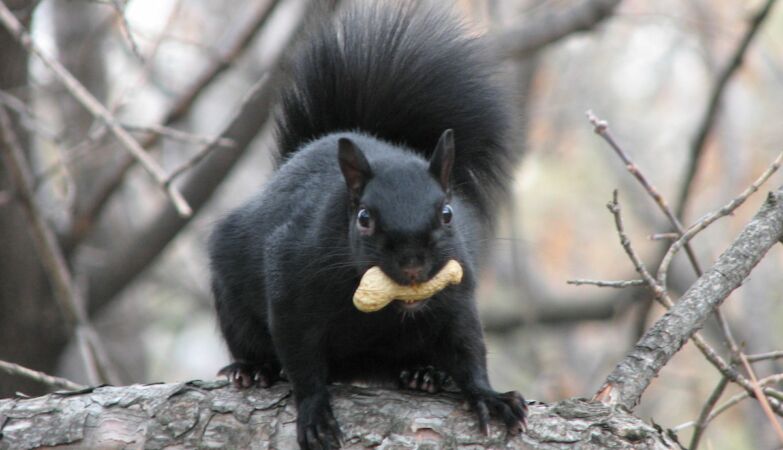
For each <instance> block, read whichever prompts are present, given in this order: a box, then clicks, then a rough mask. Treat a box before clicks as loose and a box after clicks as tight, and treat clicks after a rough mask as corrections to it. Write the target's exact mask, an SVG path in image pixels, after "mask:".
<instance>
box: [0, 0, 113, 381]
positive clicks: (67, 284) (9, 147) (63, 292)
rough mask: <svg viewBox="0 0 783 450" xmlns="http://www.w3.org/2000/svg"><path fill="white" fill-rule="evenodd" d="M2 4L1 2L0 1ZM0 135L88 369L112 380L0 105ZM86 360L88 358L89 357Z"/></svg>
mask: <svg viewBox="0 0 783 450" xmlns="http://www.w3.org/2000/svg"><path fill="white" fill-rule="evenodd" d="M0 6H2V3H0ZM0 138H1V139H2V141H3V142H4V143H5V145H2V146H1V147H2V149H3V160H4V162H5V167H6V169H7V170H8V172H9V174H10V178H11V180H12V183H13V185H14V188H15V191H16V194H17V197H18V199H19V203H20V205H21V206H22V209H23V210H24V212H25V214H26V216H27V219H28V221H29V222H30V233H31V235H32V237H33V242H34V243H35V248H36V250H37V252H38V254H39V256H40V258H41V262H42V264H43V266H44V269H45V270H46V272H47V274H48V275H49V280H50V282H51V284H52V289H53V291H54V298H55V299H56V300H57V304H58V306H59V307H60V310H61V312H62V313H63V315H64V316H65V319H66V322H67V323H68V325H70V326H71V327H72V328H73V329H74V330H75V331H76V332H77V336H78V335H79V331H80V330H85V334H84V335H85V336H87V337H88V338H89V341H90V342H89V344H90V349H91V351H92V353H93V355H94V359H93V361H94V364H90V363H89V362H88V363H87V368H88V370H91V371H93V372H96V373H98V374H100V378H99V379H100V380H101V381H103V382H115V380H116V376H115V375H114V370H113V368H112V367H111V366H110V364H109V363H108V361H107V359H106V358H105V352H104V351H103V347H102V345H101V343H100V341H99V340H98V339H96V338H94V336H95V335H94V333H92V332H91V331H89V330H91V329H92V327H91V325H90V323H89V321H88V320H87V315H86V313H85V309H84V305H85V302H84V299H83V298H82V296H81V294H80V293H79V291H78V289H76V286H74V284H73V278H72V277H71V273H70V271H69V269H68V265H67V263H66V262H65V257H64V256H63V254H62V251H61V249H60V247H59V246H58V244H57V240H56V239H55V236H54V232H53V231H52V229H51V228H50V227H49V224H47V223H46V221H45V220H44V218H43V215H42V214H41V211H40V210H39V209H38V205H37V204H36V203H35V198H34V193H33V190H32V182H33V178H32V174H31V173H30V168H29V167H28V166H27V163H26V161H25V158H24V151H23V149H22V147H21V144H20V143H19V141H18V139H17V137H16V134H15V133H14V131H13V128H12V125H11V118H10V116H9V115H8V113H7V112H6V110H5V107H0ZM85 361H90V360H89V358H88V359H86V360H85Z"/></svg>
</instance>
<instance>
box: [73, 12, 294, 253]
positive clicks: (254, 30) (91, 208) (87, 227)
mask: <svg viewBox="0 0 783 450" xmlns="http://www.w3.org/2000/svg"><path fill="white" fill-rule="evenodd" d="M279 3H280V0H271V1H270V2H268V3H263V2H253V5H254V7H255V9H254V10H253V11H251V13H250V14H252V15H253V19H252V20H251V21H250V24H249V26H248V27H247V28H245V29H244V30H242V32H241V33H240V34H239V36H237V38H236V40H235V41H233V42H232V43H231V44H230V45H229V46H228V49H227V50H226V52H225V54H224V55H222V56H221V57H220V58H219V59H218V60H216V61H215V62H214V63H213V64H212V65H210V66H209V67H208V68H207V69H206V70H205V71H204V72H202V73H201V74H200V75H199V77H198V79H197V80H196V81H195V82H194V83H193V84H192V85H191V86H190V87H189V88H188V90H187V91H185V92H184V93H183V94H182V95H181V96H180V97H179V98H178V99H177V101H176V102H175V103H174V104H173V105H172V106H171V107H169V110H168V112H167V113H166V114H165V115H164V117H163V120H162V121H161V123H162V124H163V125H164V126H167V125H171V124H173V123H175V122H177V121H179V120H181V119H182V118H183V117H184V116H185V114H187V112H188V111H189V110H190V108H191V107H192V106H193V104H194V103H195V102H196V100H197V99H198V98H199V96H200V95H201V93H202V92H204V91H205V90H206V88H207V87H208V86H210V85H211V84H212V82H214V81H215V80H216V79H217V78H218V77H219V76H220V74H222V73H223V72H225V71H226V70H227V69H228V68H230V67H231V64H232V63H233V62H234V61H235V60H236V58H237V57H238V56H239V55H240V54H242V52H244V51H245V50H246V49H247V48H248V47H249V46H250V44H251V43H252V42H253V38H254V37H255V36H256V35H257V34H258V32H259V31H260V30H261V29H262V28H263V27H264V25H266V24H267V23H268V20H269V17H270V16H271V15H272V11H274V10H275V8H276V7H277V5H278V4H279ZM159 138H160V135H157V134H155V135H150V136H149V137H147V138H146V139H144V140H142V141H141V144H142V146H143V147H145V148H149V147H151V146H152V145H154V144H155V143H156V142H157V141H158V139H159ZM135 161H136V160H135V159H134V158H132V157H131V156H130V155H127V156H125V157H124V159H122V160H121V161H120V162H119V163H118V164H117V165H116V166H114V168H112V169H111V170H110V171H109V173H108V174H107V175H106V176H104V177H101V180H100V182H99V183H98V187H97V188H96V189H95V191H94V194H93V195H92V197H91V198H90V199H89V200H88V201H87V206H86V207H85V208H83V209H82V210H81V211H77V212H76V215H75V217H74V218H73V221H72V226H71V229H70V230H69V231H68V232H67V233H66V235H65V237H64V238H63V247H64V248H65V249H66V251H67V252H70V251H71V250H73V249H74V248H75V247H76V246H77V245H78V244H79V243H80V242H81V241H82V240H83V239H84V238H85V237H86V236H87V235H88V234H89V233H90V231H92V229H93V227H94V226H95V224H96V223H97V222H98V217H99V216H100V214H101V212H102V211H103V208H104V207H105V206H106V205H107V204H108V203H109V200H110V199H111V198H112V195H113V194H114V193H115V192H116V191H117V189H119V187H120V186H122V183H123V181H124V180H125V174H127V173H128V171H129V170H130V169H131V167H133V166H134V164H135ZM170 178H171V176H170Z"/></svg>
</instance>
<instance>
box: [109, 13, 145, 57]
mask: <svg viewBox="0 0 783 450" xmlns="http://www.w3.org/2000/svg"><path fill="white" fill-rule="evenodd" d="M111 4H112V6H113V7H114V12H115V13H116V14H117V18H118V19H119V21H120V30H121V31H122V34H124V35H125V39H127V41H128V43H129V44H130V48H131V51H132V52H133V54H134V55H136V57H137V58H139V60H140V61H144V56H142V54H141V51H139V46H138V45H136V40H135V39H133V35H132V34H131V31H130V25H129V24H128V18H127V17H125V6H126V5H123V4H122V1H121V0H112V2H111Z"/></svg>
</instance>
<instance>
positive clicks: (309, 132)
mask: <svg viewBox="0 0 783 450" xmlns="http://www.w3.org/2000/svg"><path fill="white" fill-rule="evenodd" d="M377 5H378V3H374V6H367V5H365V6H359V7H354V8H352V9H350V10H349V11H347V12H344V13H343V14H342V15H341V16H340V21H338V22H335V23H329V24H324V25H321V26H318V27H316V28H315V31H314V32H313V34H312V36H310V38H309V41H308V44H306V45H305V47H304V48H303V49H301V50H300V52H299V53H298V56H296V57H295V59H294V62H293V63H292V69H291V70H292V76H293V84H292V86H291V87H289V88H288V89H286V90H285V91H284V93H283V107H282V113H281V115H280V120H279V124H278V125H279V145H280V148H281V153H282V154H283V156H284V161H283V163H282V165H281V167H280V169H279V170H278V171H277V172H276V173H275V175H274V176H273V177H272V179H271V180H270V182H269V183H268V185H267V186H266V187H265V189H264V190H263V192H261V193H260V194H259V195H257V196H256V197H255V198H254V199H252V200H251V201H250V202H249V203H248V204H246V205H245V206H243V207H241V208H239V209H237V210H235V211H234V212H232V213H231V214H230V215H229V216H228V217H226V218H225V219H224V220H223V221H222V222H221V223H220V224H219V225H218V226H217V227H216V229H215V231H214V233H213V235H212V237H211V240H210V258H211V267H212V286H213V291H214V294H215V300H216V308H217V312H218V318H219V321H220V326H221V330H222V332H223V335H224V337H225V339H226V342H227V343H228V347H229V350H230V351H231V354H232V355H233V357H234V359H235V363H233V364H232V365H230V366H228V367H227V368H226V369H225V372H224V373H226V374H228V375H229V376H230V377H231V378H232V380H234V382H235V384H236V385H238V386H240V387H247V385H248V384H253V382H255V383H256V384H262V385H267V384H271V383H274V382H275V381H276V380H277V379H278V378H279V377H280V369H281V368H282V369H283V371H284V372H285V375H286V376H287V377H288V379H289V380H290V381H291V383H292V384H293V388H294V393H295V397H296V402H297V406H298V409H299V417H298V421H297V427H298V428H297V430H298V438H299V443H300V445H301V446H302V448H306V449H307V448H333V447H337V446H339V441H340V431H339V427H338V425H337V422H336V421H335V420H334V417H333V415H332V412H331V407H330V405H329V394H328V391H327V389H326V386H327V384H328V383H329V382H331V381H355V380H364V381H370V382H376V381H381V382H384V381H385V382H395V381H397V380H398V379H400V375H401V373H403V371H406V370H418V368H421V367H429V366H432V372H431V373H443V374H445V375H448V376H450V377H451V378H452V379H453V381H454V383H455V385H456V386H457V387H458V388H460V389H461V390H462V392H463V393H464V394H465V396H466V398H467V399H468V401H469V402H470V404H471V405H472V406H473V407H474V408H475V410H476V412H477V413H478V417H479V423H480V426H481V427H482V429H486V427H487V421H488V419H489V417H490V415H493V416H496V417H499V418H501V419H502V420H503V421H504V423H505V424H506V425H507V426H508V427H509V428H510V429H513V430H516V429H518V428H520V426H523V425H524V417H525V403H524V400H522V398H521V396H519V394H517V393H515V392H512V393H506V394H499V393H497V392H495V391H494V390H492V388H491V387H490V385H489V381H488V379H487V373H486V362H485V353H486V350H485V347H484V342H483V336H482V331H481V327H480V324H479V321H478V315H477V313H476V307H475V303H474V290H475V283H476V274H477V271H478V267H477V264H478V260H479V258H478V255H479V254H480V253H481V252H482V244H483V242H485V240H484V237H485V236H486V234H487V230H488V223H489V222H490V221H491V218H492V216H493V215H494V211H495V206H494V204H493V200H494V198H495V197H496V196H497V195H498V194H500V193H501V192H502V191H503V190H504V188H505V187H506V185H507V179H506V175H507V172H508V170H509V169H510V168H511V166H510V162H511V160H512V159H513V158H512V157H511V151H510V150H509V149H508V148H507V147H506V146H505V145H504V143H505V133H506V124H507V119H508V118H507V113H506V111H507V110H506V106H505V103H504V101H505V98H506V97H504V96H503V95H502V92H501V90H500V89H499V88H498V87H497V86H496V85H495V84H494V83H493V81H492V80H491V77H490V73H491V70H490V64H489V62H487V61H485V60H484V59H483V56H482V54H481V47H480V45H479V43H478V42H477V41H476V40H474V39H472V38H466V37H464V31H463V30H462V28H461V27H460V26H459V25H458V22H456V21H455V20H454V19H453V18H451V17H450V16H449V15H447V14H445V13H442V12H438V11H435V10H433V9H427V8H422V7H416V6H414V5H413V4H412V3H405V4H402V6H400V3H392V2H389V3H387V4H385V5H383V6H377ZM337 36H340V37H339V38H338V37H337ZM449 129H453V130H454V131H453V135H452V132H450V131H447V130H449ZM452 136H453V139H452ZM449 259H456V260H458V261H459V262H460V263H461V264H462V266H463V269H464V278H463V281H462V283H461V284H459V285H456V286H451V287H448V288H446V289H444V290H443V291H441V292H440V293H438V294H436V295H435V296H434V297H433V298H431V299H428V300H425V301H424V302H421V303H419V304H418V305H417V306H416V308H417V309H416V310H410V309H408V308H406V307H405V306H403V305H402V304H400V302H393V303H392V304H391V305H389V306H387V307H386V308H384V309H381V310H380V311H377V312H374V313H363V312H360V311H358V310H357V309H356V308H355V307H354V306H353V304H352V296H353V293H354V291H355V290H356V287H357V285H358V282H359V279H360V277H361V275H362V274H363V273H364V272H365V271H366V270H367V269H368V268H369V267H372V266H376V265H377V266H380V267H381V268H382V269H383V271H384V272H385V273H386V274H388V275H389V276H390V277H392V278H394V279H395V280H396V281H397V282H398V283H401V284H407V283H414V282H421V281H424V280H426V279H428V278H430V277H431V276H432V275H434V274H435V273H436V272H437V271H438V270H439V269H440V268H441V267H443V265H444V264H445V263H446V262H447V261H448V260H449ZM417 383H418V384H422V385H423V386H424V385H425V384H424V383H423V382H422V383H419V382H418V381H417ZM426 388H427V389H429V388H430V386H429V384H426Z"/></svg>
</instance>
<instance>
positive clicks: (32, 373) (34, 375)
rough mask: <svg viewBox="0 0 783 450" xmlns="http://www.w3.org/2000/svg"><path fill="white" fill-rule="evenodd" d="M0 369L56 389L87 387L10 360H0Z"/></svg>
mask: <svg viewBox="0 0 783 450" xmlns="http://www.w3.org/2000/svg"><path fill="white" fill-rule="evenodd" d="M0 370H2V371H3V372H5V373H7V374H9V375H13V376H18V377H25V378H29V379H31V380H35V381H37V382H39V383H41V384H44V385H46V386H49V387H53V388H57V389H68V390H71V391H78V390H82V389H84V388H86V387H87V386H84V385H82V384H78V383H74V382H73V381H71V380H67V379H65V378H60V377H55V376H52V375H47V374H45V373H43V372H39V371H37V370H33V369H28V368H27V367H24V366H20V365H19V364H14V363H12V362H7V361H2V360H0Z"/></svg>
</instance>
